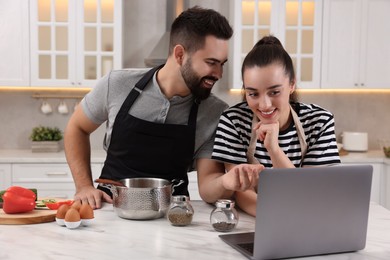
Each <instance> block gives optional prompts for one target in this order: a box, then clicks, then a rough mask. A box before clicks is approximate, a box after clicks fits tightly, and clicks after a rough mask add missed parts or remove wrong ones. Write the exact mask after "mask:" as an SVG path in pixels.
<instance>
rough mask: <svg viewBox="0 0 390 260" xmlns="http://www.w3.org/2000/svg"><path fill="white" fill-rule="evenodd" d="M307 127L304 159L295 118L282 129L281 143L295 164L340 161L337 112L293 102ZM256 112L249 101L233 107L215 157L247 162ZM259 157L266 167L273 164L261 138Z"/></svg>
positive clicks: (218, 136)
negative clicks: (336, 124) (335, 115)
mask: <svg viewBox="0 0 390 260" xmlns="http://www.w3.org/2000/svg"><path fill="white" fill-rule="evenodd" d="M292 107H293V108H294V110H295V111H296V113H297V115H298V117H299V120H300V121H301V123H302V127H303V129H304V131H305V136H306V142H307V153H306V155H305V157H304V158H303V161H302V158H301V157H302V153H301V147H300V144H299V139H298V134H297V131H296V128H295V125H294V122H291V124H290V126H289V127H288V128H287V129H286V130H284V131H280V132H279V146H280V148H281V149H282V150H283V151H284V153H285V154H286V155H287V156H288V158H289V159H290V160H291V162H292V163H293V164H294V165H295V167H300V166H321V165H330V164H336V163H340V156H339V153H338V149H337V143H336V135H335V126H334V117H333V115H332V114H331V113H330V112H329V111H327V110H325V109H323V108H321V107H319V106H317V105H314V104H310V105H308V104H304V103H293V104H292ZM252 117H253V112H252V110H251V109H250V108H249V107H248V104H247V103H246V102H242V103H239V104H237V105H235V106H233V107H230V108H229V109H228V110H226V111H225V112H224V113H223V114H222V115H221V118H220V120H219V123H218V127H217V133H216V137H215V141H214V149H213V155H212V158H213V159H215V160H218V161H222V162H227V163H233V164H240V163H248V162H247V156H246V153H247V150H248V146H249V142H250V138H251V128H252ZM255 158H256V159H257V160H258V161H259V162H260V163H261V164H263V165H264V166H265V167H266V168H271V167H272V161H271V159H270V156H269V154H268V152H267V150H266V148H265V147H264V144H263V143H262V142H261V141H259V140H257V143H256V152H255Z"/></svg>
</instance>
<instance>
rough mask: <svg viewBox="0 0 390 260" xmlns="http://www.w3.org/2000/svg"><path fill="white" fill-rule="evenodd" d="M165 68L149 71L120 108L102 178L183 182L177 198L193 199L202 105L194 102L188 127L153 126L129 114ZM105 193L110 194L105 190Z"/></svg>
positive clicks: (175, 192)
mask: <svg viewBox="0 0 390 260" xmlns="http://www.w3.org/2000/svg"><path fill="white" fill-rule="evenodd" d="M162 66H163V65H161V66H159V67H155V68H153V69H151V70H149V71H148V72H147V73H146V74H145V75H144V76H143V77H142V79H141V80H140V81H138V82H137V84H136V85H135V87H134V88H133V89H132V90H131V91H130V94H129V95H128V96H127V98H126V100H125V101H124V103H123V105H122V107H121V108H120V110H119V112H118V114H117V116H116V118H115V122H114V125H113V129H112V135H111V141H110V145H109V147H108V150H107V158H106V161H105V163H104V166H103V169H102V174H101V176H100V178H105V179H111V180H120V179H124V178H139V177H152V178H162V179H167V180H169V181H173V180H174V179H176V180H183V181H184V183H183V184H181V185H178V186H177V187H175V189H174V193H173V195H187V196H189V193H188V175H187V171H188V169H189V167H190V165H191V162H192V158H193V154H194V148H195V131H196V118H197V112H198V104H197V103H196V102H194V103H193V105H192V107H191V112H190V116H189V119H188V124H187V125H176V124H159V123H153V122H149V121H145V120H142V119H139V118H136V117H134V116H132V115H130V114H129V110H130V108H131V106H132V105H133V103H134V101H135V100H136V99H137V97H138V96H139V94H141V92H142V91H143V89H144V88H145V87H146V85H147V83H148V82H149V81H150V80H151V79H152V78H153V75H154V73H155V72H156V71H157V70H158V69H160V68H161V67H162ZM102 190H104V191H106V192H107V190H106V189H104V188H103V189H102ZM107 193H110V192H107ZM110 195H111V194H110Z"/></svg>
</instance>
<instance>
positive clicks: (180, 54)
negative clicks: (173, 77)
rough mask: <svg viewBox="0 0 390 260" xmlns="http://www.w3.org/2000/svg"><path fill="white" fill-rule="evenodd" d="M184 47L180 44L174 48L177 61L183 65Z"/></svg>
mask: <svg viewBox="0 0 390 260" xmlns="http://www.w3.org/2000/svg"><path fill="white" fill-rule="evenodd" d="M184 53H185V50H184V47H183V46H182V45H180V44H178V45H176V46H175V47H174V48H173V56H174V57H175V60H176V62H177V63H178V64H179V65H180V66H181V65H183V59H184Z"/></svg>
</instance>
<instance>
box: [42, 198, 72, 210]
mask: <svg viewBox="0 0 390 260" xmlns="http://www.w3.org/2000/svg"><path fill="white" fill-rule="evenodd" d="M72 203H73V200H64V201H57V202H53V203H45V205H46V207H48V208H49V209H52V210H56V209H58V208H59V207H60V206H61V205H63V204H67V205H69V206H70V205H72Z"/></svg>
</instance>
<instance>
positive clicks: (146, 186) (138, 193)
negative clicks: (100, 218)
mask: <svg viewBox="0 0 390 260" xmlns="http://www.w3.org/2000/svg"><path fill="white" fill-rule="evenodd" d="M119 182H120V183H121V184H122V185H111V187H110V190H111V192H112V194H113V201H114V202H113V206H114V211H115V212H116V213H117V215H118V216H119V217H121V218H125V219H138V220H146V219H156V218H161V217H164V216H165V214H166V212H167V211H168V208H169V205H170V202H171V196H172V193H173V191H174V188H175V187H177V186H179V185H181V184H182V183H184V181H183V180H180V181H177V180H172V181H169V180H165V179H159V178H129V179H122V180H120V181H119Z"/></svg>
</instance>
